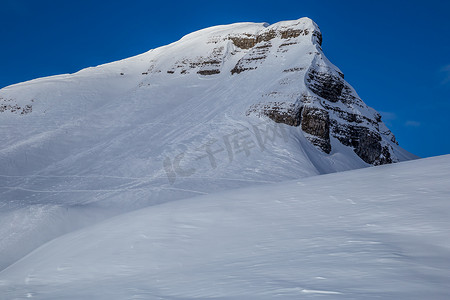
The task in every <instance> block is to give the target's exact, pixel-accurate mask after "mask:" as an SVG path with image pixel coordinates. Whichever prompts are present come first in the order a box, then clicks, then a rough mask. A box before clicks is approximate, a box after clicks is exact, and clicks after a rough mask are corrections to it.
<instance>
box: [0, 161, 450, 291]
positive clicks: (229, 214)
mask: <svg viewBox="0 0 450 300" xmlns="http://www.w3.org/2000/svg"><path fill="white" fill-rule="evenodd" d="M449 183H450V156H449V155H447V156H442V157H435V158H429V159H420V160H415V161H409V162H403V163H399V164H394V165H386V166H381V167H373V168H365V169H360V170H354V171H348V172H343V173H336V174H329V175H321V176H315V177H310V178H305V179H301V180H296V181H289V182H285V183H278V184H269V185H264V186H259V187H253V188H247V189H240V190H234V191H228V192H222V193H217V194H210V195H206V196H199V197H195V198H190V199H184V200H179V201H174V202H170V203H164V204H160V205H155V206H151V207H148V208H144V209H140V210H137V211H134V212H130V213H126V214H123V215H119V216H116V217H113V218H110V219H108V220H105V221H103V222H100V223H97V224H96V225H92V226H88V227H85V228H83V229H81V230H79V231H75V232H71V233H69V234H66V235H64V236H61V237H59V238H56V239H55V240H52V241H51V242H49V243H46V244H45V245H43V246H42V247H40V248H38V249H37V250H35V251H33V252H32V253H31V254H29V255H28V256H26V257H25V258H23V259H21V260H20V261H18V262H16V263H14V264H13V265H11V266H9V267H8V268H6V269H5V270H3V271H2V272H0V297H1V299H25V298H33V299H278V298H280V299H305V298H307V299H309V298H320V299H449V298H450V239H449V238H448V234H449V232H450V222H449V220H450V184H449Z"/></svg>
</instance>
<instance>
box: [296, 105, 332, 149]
mask: <svg viewBox="0 0 450 300" xmlns="http://www.w3.org/2000/svg"><path fill="white" fill-rule="evenodd" d="M301 125H302V130H303V132H306V133H307V134H308V135H306V138H307V139H308V140H309V141H310V142H311V143H312V144H313V145H315V146H317V147H319V148H320V149H322V151H323V152H325V153H330V152H331V143H330V116H329V114H328V112H327V111H326V110H323V109H319V108H316V107H308V106H306V107H304V108H303V110H302V115H301Z"/></svg>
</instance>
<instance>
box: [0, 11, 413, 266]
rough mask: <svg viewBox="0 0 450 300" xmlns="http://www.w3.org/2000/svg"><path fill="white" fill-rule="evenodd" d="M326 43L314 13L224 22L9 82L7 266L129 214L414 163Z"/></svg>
mask: <svg viewBox="0 0 450 300" xmlns="http://www.w3.org/2000/svg"><path fill="white" fill-rule="evenodd" d="M321 45H322V34H321V32H320V30H319V27H318V26H317V25H316V24H315V23H314V22H313V21H312V20H310V19H308V18H301V19H299V20H296V21H284V22H279V23H276V24H273V25H268V24H265V23H237V24H231V25H224V26H215V27H211V28H207V29H203V30H200V31H197V32H194V33H191V34H189V35H186V36H185V37H183V38H182V39H181V40H179V41H177V42H174V43H172V44H170V45H167V46H163V47H160V48H157V49H153V50H150V51H148V52H146V53H144V54H141V55H138V56H135V57H132V58H129V59H125V60H121V61H118V62H114V63H109V64H105V65H101V66H97V67H93V68H87V69H84V70H81V71H79V72H77V73H75V74H67V75H59V76H52V77H47V78H41V79H36V80H32V81H29V82H25V83H20V84H16V85H12V86H9V87H6V88H3V89H1V90H0V126H1V127H2V128H3V134H2V135H1V137H0V141H1V143H0V170H1V174H0V175H1V177H0V181H1V186H0V195H1V196H0V197H1V199H2V201H3V204H2V205H3V207H4V208H5V209H3V210H2V211H1V212H0V225H1V226H0V228H10V229H9V230H4V231H0V240H1V241H2V243H3V244H2V245H3V246H2V247H0V269H1V267H2V266H3V267H4V266H6V265H8V264H10V263H11V262H13V261H14V260H15V259H17V258H18V257H20V256H21V255H23V254H25V253H26V252H27V251H29V250H30V249H33V248H34V247H36V246H38V245H39V244H41V243H43V242H45V241H46V240H49V239H51V238H53V237H55V236H57V235H59V234H62V233H64V232H67V231H70V230H73V229H74V228H79V227H81V226H85V225H86V224H88V223H92V222H94V221H98V220H99V219H101V218H106V217H108V216H111V215H114V214H118V213H121V212H123V211H124V210H132V209H136V208H140V207H144V206H148V205H152V204H155V203H161V202H165V201H171V200H176V199H182V198H187V197H190V196H193V195H197V194H207V193H211V192H214V191H218V190H225V189H231V188H238V187H242V186H248V185H249V184H256V183H264V182H279V181H283V180H289V179H295V178H300V177H306V176H312V175H318V174H325V173H331V172H337V171H344V170H350V169H356V168H362V167H365V166H369V165H380V164H388V163H393V162H398V161H403V160H408V159H413V158H415V156H414V155H412V154H410V153H408V152H407V151H405V150H403V149H402V148H400V147H399V146H398V144H397V141H396V139H395V137H394V135H393V134H392V133H391V132H390V131H389V129H388V128H387V127H386V126H385V124H384V123H383V122H382V121H381V116H380V114H379V113H377V112H376V111H375V110H373V109H372V108H370V107H368V106H367V105H366V104H365V103H364V102H363V101H362V100H361V99H360V98H359V97H358V95H357V93H356V92H355V90H354V89H353V88H352V87H351V86H350V85H349V84H348V83H347V82H346V81H345V80H344V74H343V72H341V71H340V70H339V69H338V68H337V67H335V66H334V65H333V64H332V63H330V62H329V61H328V59H327V58H326V57H325V55H324V53H323V50H322V46H321ZM74 215H82V216H83V218H79V217H73V216H74ZM72 217H73V218H72ZM20 220H28V221H27V222H25V221H24V222H22V221H20ZM30 220H31V221H30ZM71 220H72V221H73V220H77V222H71ZM2 222H6V223H4V224H2ZM11 222H13V223H11ZM11 224H13V226H12V225H11ZM30 224H31V225H30ZM55 224H59V225H55ZM3 225H4V226H3ZM50 227H51V228H52V230H47V231H45V230H43V228H50ZM41 232H47V233H48V235H43V234H40V233H41ZM30 237H32V239H30ZM17 245H20V247H18V246H17ZM12 249H13V250H12ZM17 249H20V251H18V250H17Z"/></svg>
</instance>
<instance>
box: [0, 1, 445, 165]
mask: <svg viewBox="0 0 450 300" xmlns="http://www.w3.org/2000/svg"><path fill="white" fill-rule="evenodd" d="M304 16H307V17H310V18H312V19H313V20H314V21H315V22H316V23H317V24H318V25H319V26H320V28H321V31H322V34H323V38H324V41H323V49H324V52H325V54H326V55H327V57H328V58H329V59H330V60H331V62H333V63H334V64H335V65H337V66H338V67H339V68H340V69H341V70H342V71H343V72H344V73H345V78H346V80H347V81H348V82H349V83H350V84H351V85H352V86H353V87H354V88H355V89H356V91H357V92H358V93H359V95H360V96H361V98H362V99H363V100H364V101H365V102H366V103H367V104H368V105H370V106H372V107H374V108H375V109H376V110H378V111H380V112H381V113H382V115H383V119H384V121H385V122H386V123H387V125H388V126H389V128H390V129H391V130H392V131H393V132H394V134H395V135H396V136H397V139H398V140H399V142H400V145H401V146H402V147H403V148H405V149H407V150H409V151H410V152H413V153H415V154H417V155H419V156H422V157H427V156H434V155H440V154H448V153H450V122H449V117H448V113H449V110H450V1H435V0H429V1H384V0H379V1H352V0H350V1H336V0H328V1H327V0H323V1H313V0H309V1H302V0H296V1H284V0H277V1H264V0H260V1H234V0H231V1H220V2H219V1H216V2H213V1H183V2H181V1H180V2H176V1H175V2H174V1H157V2H153V1H133V0H128V1H114V0H109V1H95V0H91V1H86V0H77V1H72V0H68V1H56V0H55V1H49V0H40V1H35V0H0V38H1V40H0V87H4V86H7V85H10V84H13V83H17V82H22V81H25V80H29V79H33V78H37V77H42V76H48V75H55V74H61V73H73V72H76V71H77V70H79V69H82V68H85V67H89V66H95V65H98V64H102V63H106V62H111V61H115V60H118V59H122V58H126V57H130V56H133V55H136V54H139V53H142V52H145V51H147V50H149V49H151V48H155V47H158V46H162V45H165V44H168V43H170V42H173V41H176V40H178V39H179V38H181V37H182V36H183V35H185V34H187V33H190V32H192V31H195V30H198V29H202V28H204V27H209V26H213V25H219V24H229V23H234V22H243V21H251V22H268V23H275V22H277V21H281V20H292V19H298V18H300V17H304Z"/></svg>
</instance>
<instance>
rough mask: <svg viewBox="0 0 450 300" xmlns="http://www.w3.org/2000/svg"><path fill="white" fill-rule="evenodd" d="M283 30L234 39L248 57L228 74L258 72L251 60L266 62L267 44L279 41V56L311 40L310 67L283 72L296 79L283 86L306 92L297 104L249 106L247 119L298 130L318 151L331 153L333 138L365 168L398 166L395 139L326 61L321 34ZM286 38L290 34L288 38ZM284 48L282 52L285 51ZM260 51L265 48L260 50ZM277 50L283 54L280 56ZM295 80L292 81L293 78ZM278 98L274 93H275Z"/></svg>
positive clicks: (375, 114)
mask: <svg viewBox="0 0 450 300" xmlns="http://www.w3.org/2000/svg"><path fill="white" fill-rule="evenodd" d="M291 26H292V28H288V29H286V28H283V29H279V30H278V31H273V30H272V31H270V34H266V35H263V36H264V38H258V36H259V35H258V36H256V37H253V39H252V41H253V42H252V43H248V42H244V41H242V40H238V43H237V45H244V46H245V47H244V49H248V51H249V52H248V55H246V56H245V57H244V58H243V59H241V60H239V62H238V64H237V65H236V66H235V67H234V68H233V69H232V70H231V73H232V74H235V73H237V74H239V73H241V72H242V71H250V70H254V69H256V67H257V66H256V64H255V63H254V62H253V61H260V60H264V59H265V58H266V55H267V54H266V53H268V52H270V49H269V48H270V47H273V45H272V44H271V41H272V40H274V39H276V38H279V39H280V40H282V43H281V44H279V43H278V44H279V45H278V50H277V52H278V53H279V52H287V51H289V48H290V47H295V45H297V44H299V43H301V42H300V41H299V40H297V39H296V38H297V37H299V36H300V35H304V36H309V37H310V41H311V44H312V45H314V47H315V49H314V51H309V52H306V53H305V55H307V56H310V57H312V59H311V63H310V65H309V66H308V67H307V68H306V67H293V68H288V69H285V70H284V71H283V72H285V73H288V74H295V77H296V78H295V79H290V78H286V79H284V82H280V83H281V84H295V82H296V80H297V81H298V80H301V79H302V78H303V81H304V84H305V89H304V90H303V91H302V94H301V96H299V97H298V98H297V99H296V100H295V101H290V102H286V103H283V102H276V103H271V102H262V103H259V104H257V105H253V106H252V107H250V109H249V110H248V111H247V115H249V114H252V113H253V114H256V115H258V116H263V115H264V116H266V117H269V118H270V119H272V120H273V121H275V122H278V123H284V124H287V125H290V126H300V125H301V126H300V129H301V130H302V131H303V132H304V133H305V136H306V138H307V139H308V140H309V141H310V142H311V143H312V144H313V145H315V146H317V147H318V148H319V149H320V150H321V151H323V152H325V153H331V151H332V146H331V139H332V138H335V139H336V140H338V141H339V142H340V143H342V144H343V145H345V146H348V147H351V148H353V150H354V152H355V153H356V154H357V155H358V156H359V157H360V158H361V159H362V160H363V161H364V162H366V163H368V164H373V165H379V164H386V163H392V162H396V161H398V159H397V158H396V157H395V155H394V151H393V148H392V147H393V144H395V145H397V142H396V140H395V137H394V136H393V134H392V133H391V132H390V131H389V130H387V131H382V130H380V128H385V126H384V124H383V123H382V121H381V117H380V115H379V114H378V113H376V112H375V111H373V110H372V109H371V108H369V107H367V105H366V104H365V103H364V102H363V101H362V100H361V99H360V98H359V97H358V95H357V94H356V92H355V91H354V90H353V88H352V87H351V86H350V85H349V84H348V83H347V82H346V81H345V80H344V74H343V73H342V72H341V71H340V70H339V69H337V68H336V67H335V66H334V65H332V64H331V63H330V62H329V61H328V60H327V59H326V58H325V56H324V54H323V51H322V48H321V45H322V34H321V33H320V31H319V29H318V27H317V26H316V25H315V24H314V26H313V27H312V28H311V29H309V30H308V29H303V30H302V29H295V28H296V27H295V24H293V25H291ZM288 33H289V34H288ZM285 47H286V48H285ZM261 49H264V50H263V51H261ZM280 50H281V51H280ZM291 77H294V76H291ZM274 93H275V94H276V93H277V92H276V91H274Z"/></svg>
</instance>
